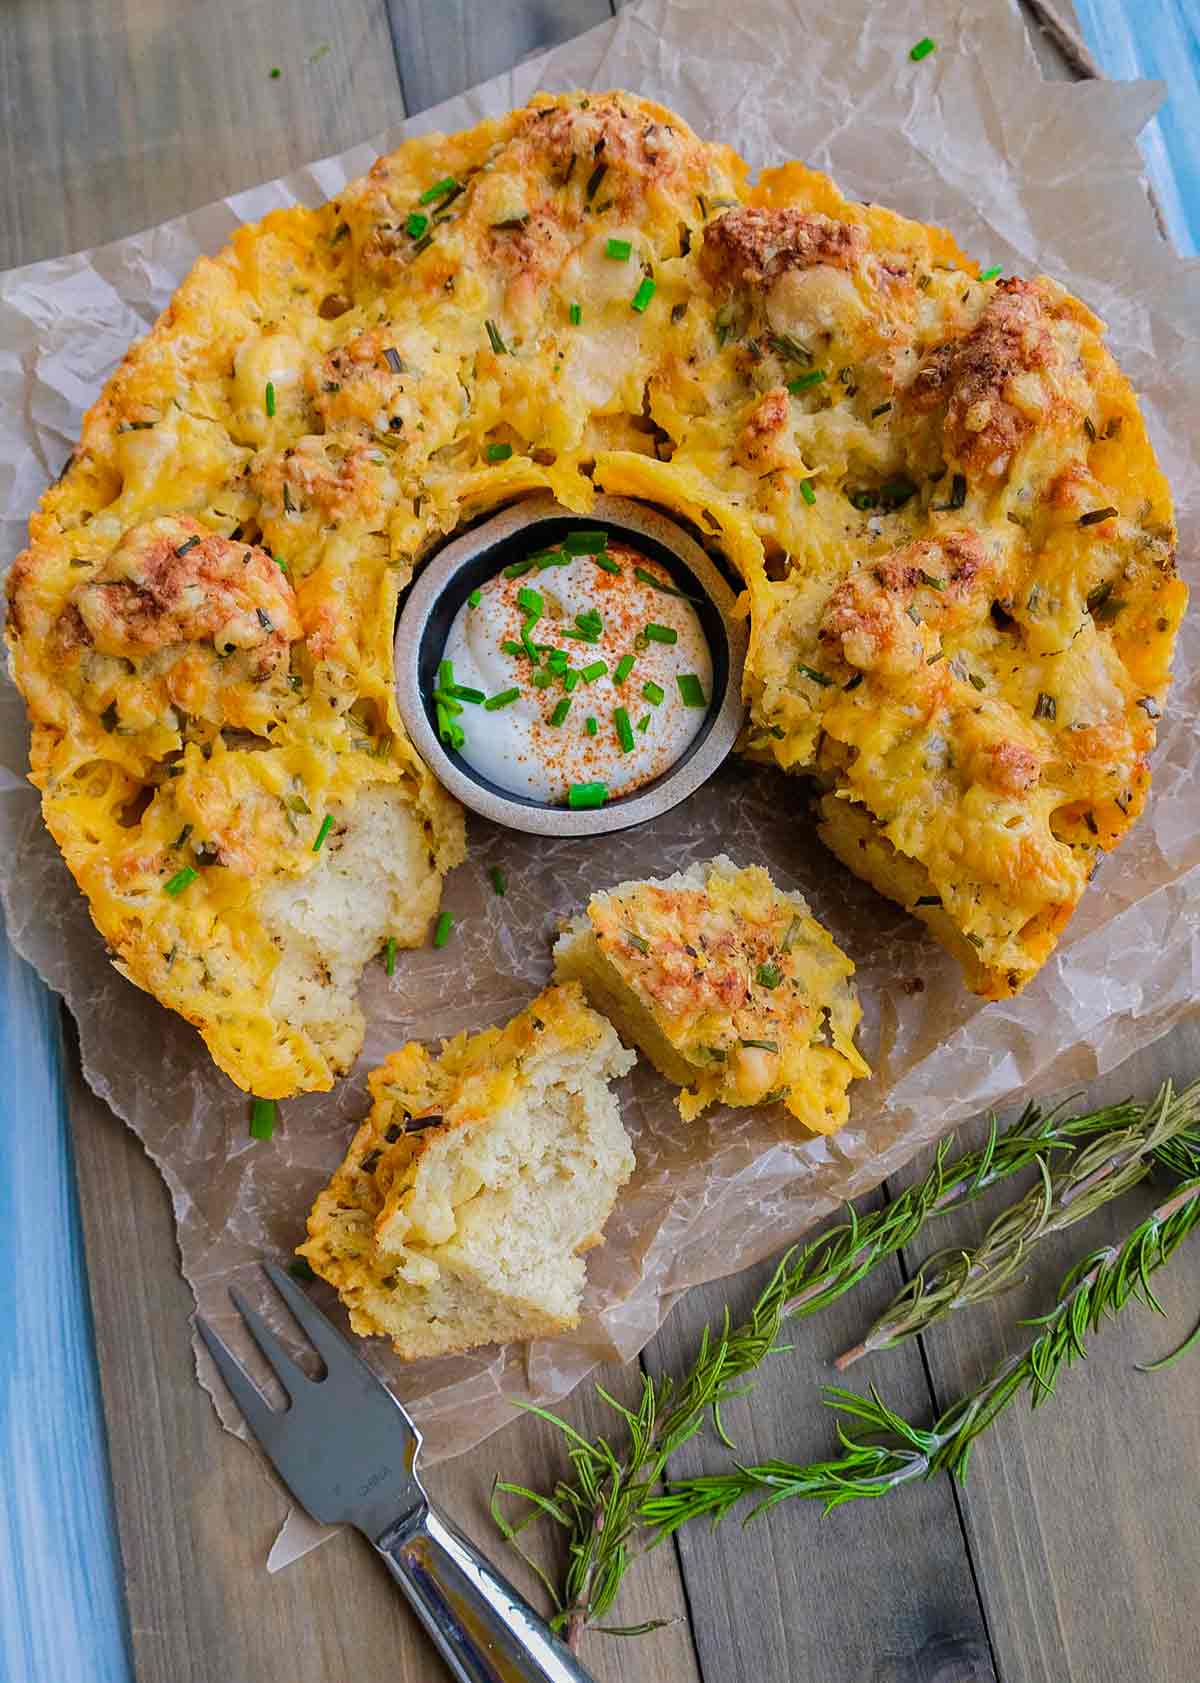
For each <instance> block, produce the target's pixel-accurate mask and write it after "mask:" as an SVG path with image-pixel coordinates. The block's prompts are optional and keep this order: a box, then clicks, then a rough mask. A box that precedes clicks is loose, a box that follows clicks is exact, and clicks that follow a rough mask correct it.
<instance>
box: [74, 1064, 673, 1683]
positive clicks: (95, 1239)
mask: <svg viewBox="0 0 1200 1683" xmlns="http://www.w3.org/2000/svg"><path fill="white" fill-rule="evenodd" d="M71 1064H72V1082H71V1112H72V1117H73V1119H74V1128H75V1136H74V1137H75V1148H76V1154H77V1158H78V1164H79V1177H80V1183H81V1187H82V1189H83V1212H84V1229H85V1233H86V1238H87V1250H88V1255H89V1258H90V1259H91V1287H92V1303H93V1310H94V1315H95V1323H96V1334H97V1341H98V1344H99V1348H100V1350H101V1352H102V1354H103V1362H102V1382H103V1389H104V1400H105V1408H106V1414H107V1419H108V1428H109V1445H110V1456H111V1463H112V1471H113V1484H114V1488H115V1490H116V1492H117V1497H118V1504H119V1509H120V1520H121V1524H120V1530H121V1545H122V1551H123V1555H124V1564H125V1574H126V1585H127V1595H128V1601H129V1622H130V1628H131V1631H132V1641H133V1652H134V1664H135V1667H136V1671H137V1676H138V1679H139V1683H228V1680H231V1679H237V1680H238V1683H242V1680H244V1683H329V1679H331V1678H338V1679H341V1678H349V1677H353V1678H354V1679H355V1683H430V1680H431V1679H432V1678H434V1677H437V1676H440V1675H441V1673H440V1670H439V1662H438V1661H437V1659H436V1657H435V1655H434V1653H433V1650H432V1649H431V1648H430V1646H429V1644H428V1642H427V1640H426V1638H425V1636H424V1634H423V1633H422V1632H421V1630H420V1628H419V1626H418V1625H417V1623H416V1620H415V1619H414V1618H413V1616H412V1614H411V1613H410V1612H409V1610H408V1607H407V1605H406V1604H405V1603H404V1601H403V1600H402V1599H401V1597H400V1595H399V1592H398V1591H397V1590H396V1587H395V1585H394V1584H393V1583H392V1581H391V1579H390V1578H389V1577H388V1575H387V1573H386V1572H385V1571H384V1570H383V1568H382V1566H380V1564H379V1563H378V1561H377V1560H375V1559H374V1557H373V1556H372V1555H371V1553H370V1550H369V1549H368V1547H367V1545H366V1544H365V1542H363V1540H362V1539H361V1538H359V1537H357V1536H355V1535H353V1534H351V1533H347V1534H346V1535H345V1536H342V1537H336V1538H334V1539H332V1540H331V1541H330V1542H328V1543H325V1544H324V1545H323V1546H322V1547H321V1548H319V1549H317V1550H316V1551H315V1552H314V1553H312V1554H310V1555H307V1556H306V1557H305V1558H304V1559H303V1560H301V1561H298V1562H296V1563H295V1564H294V1565H292V1566H290V1567H288V1568H287V1569H286V1570H284V1571H283V1572H280V1573H276V1574H275V1575H274V1576H273V1577H268V1576H267V1575H266V1573H265V1571H264V1563H265V1560H266V1556H267V1551H268V1550H269V1548H270V1545H271V1542H272V1540H273V1538H274V1536H275V1533H276V1532H277V1530H278V1528H279V1526H280V1524H281V1523H282V1520H283V1518H284V1515H285V1513H286V1511H287V1501H286V1498H285V1496H284V1494H283V1492H282V1490H281V1489H280V1487H279V1486H278V1485H277V1484H276V1483H275V1482H274V1480H273V1479H272V1478H271V1477H270V1476H269V1475H268V1474H267V1473H266V1472H265V1471H264V1469H263V1468H262V1466H261V1464H260V1463H259V1462H258V1461H257V1459H256V1458H254V1457H252V1456H251V1454H250V1452H249V1450H247V1449H246V1447H245V1446H244V1445H243V1444H241V1443H239V1442H238V1441H237V1440H236V1439H234V1438H232V1437H230V1436H229V1435H228V1433H226V1432H223V1431H222V1430H221V1428H220V1426H219V1425H218V1424H217V1419H216V1415H215V1414H214V1413H213V1410H212V1406H211V1404H210V1403H209V1400H208V1398H207V1396H206V1395H205V1394H204V1392H203V1391H202V1390H201V1389H200V1387H199V1385H198V1384H197V1383H196V1379H195V1373H194V1369H193V1363H192V1353H191V1348H190V1341H189V1317H190V1315H191V1311H192V1298H191V1292H190V1291H189V1289H188V1287H187V1286H186V1284H185V1283H184V1281H183V1279H182V1278H181V1277H180V1275H179V1272H178V1269H177V1267H176V1263H175V1256H176V1251H175V1235H174V1227H173V1224H172V1217H171V1209H170V1202H169V1199H168V1196H167V1192H166V1188H165V1187H164V1185H163V1183H162V1180H161V1179H160V1177H159V1174H158V1172H157V1170H156V1169H155V1168H154V1166H153V1164H152V1163H151V1162H150V1161H149V1159H148V1158H147V1157H146V1156H145V1154H144V1153H143V1151H142V1148H141V1146H140V1145H139V1144H138V1142H137V1140H136V1139H135V1138H134V1136H133V1135H132V1134H131V1133H130V1132H129V1131H128V1129H126V1128H125V1127H124V1126H123V1125H122V1124H121V1123H120V1122H119V1121H118V1120H117V1119H116V1117H115V1116H113V1115H112V1113H111V1112H110V1111H109V1110H108V1109H107V1107H106V1106H105V1105H103V1104H102V1103H101V1102H100V1100H98V1099H97V1098H96V1097H95V1095H94V1094H92V1093H91V1092H90V1091H89V1090H88V1089H87V1087H86V1086H85V1085H84V1083H83V1081H82V1079H81V1077H80V1075H79V1073H78V1066H77V1062H76V1060H75V1058H74V1056H72V1059H71ZM605 1378H606V1382H607V1383H608V1384H609V1385H610V1386H615V1387H616V1388H617V1389H618V1391H620V1390H621V1389H622V1388H624V1389H625V1390H630V1389H631V1388H633V1387H635V1386H636V1382H637V1372H636V1368H634V1369H630V1370H627V1371H626V1372H625V1373H624V1374H616V1373H614V1374H607V1375H606V1376H605ZM595 1412H596V1410H595V1403H594V1401H593V1400H591V1399H590V1395H589V1393H588V1392H581V1393H580V1396H579V1398H578V1400H577V1402H576V1403H574V1404H573V1406H572V1409H571V1418H572V1420H573V1421H574V1422H575V1424H576V1425H577V1426H579V1428H580V1429H581V1430H583V1431H592V1430H595V1429H596V1426H597V1421H596V1419H595V1417H594V1416H595ZM551 1436H552V1433H551V1428H549V1427H547V1426H545V1425H543V1424H542V1422H540V1421H538V1420H535V1419H532V1418H531V1419H530V1420H528V1421H522V1422H520V1423H518V1424H517V1425H514V1426H512V1427H510V1428H509V1429H508V1430H507V1431H506V1432H505V1433H504V1434H503V1436H502V1437H501V1438H498V1439H493V1440H490V1441H489V1442H488V1443H485V1444H483V1445H481V1446H480V1448H479V1449H477V1450H475V1451H474V1452H473V1453H472V1454H470V1455H467V1456H463V1457H461V1458H460V1459H459V1460H457V1461H454V1462H451V1463H447V1464H444V1465H442V1466H440V1467H433V1468H431V1469H430V1470H429V1474H428V1484H429V1488H430V1492H431V1494H432V1495H433V1496H434V1497H435V1499H437V1500H438V1501H439V1502H440V1503H441V1504H442V1505H443V1506H444V1507H445V1508H446V1510H447V1512H449V1513H451V1514H453V1516H454V1517H455V1519H457V1520H458V1522H459V1523H460V1524H462V1525H463V1526H464V1527H465V1528H466V1529H467V1530H468V1531H469V1532H470V1533H471V1535H472V1536H474V1537H475V1538H476V1540H477V1541H478V1542H479V1543H480V1544H481V1545H482V1546H483V1547H484V1548H485V1550H487V1551H488V1552H489V1553H490V1554H491V1555H492V1556H493V1557H494V1558H495V1559H496V1560H497V1562H498V1563H499V1564H501V1565H502V1567H503V1569H504V1570H505V1571H506V1572H508V1573H509V1574H510V1575H511V1576H513V1577H514V1578H517V1579H518V1580H521V1581H522V1588H524V1589H525V1590H526V1593H528V1594H530V1595H531V1597H533V1598H536V1597H537V1594H538V1591H537V1588H536V1585H534V1584H533V1583H532V1582H531V1580H530V1579H529V1577H528V1576H527V1575H525V1574H524V1569H523V1568H521V1567H520V1562H519V1561H518V1560H517V1557H516V1556H515V1555H513V1554H512V1553H511V1551H509V1550H508V1549H507V1548H506V1547H505V1546H504V1544H503V1542H502V1541H501V1539H500V1538H499V1536H498V1535H497V1533H496V1532H495V1530H494V1528H493V1525H492V1522H491V1519H490V1517H489V1516H488V1514H487V1502H488V1497H489V1495H490V1492H491V1486H492V1479H493V1477H494V1476H496V1474H500V1475H501V1476H503V1477H506V1478H512V1479H515V1480H517V1481H518V1482H524V1483H529V1484H533V1485H537V1484H540V1483H541V1482H542V1481H543V1480H544V1478H545V1475H546V1467H547V1464H548V1462H549V1461H550V1457H551V1453H552V1451H553V1449H554V1446H553V1445H552V1444H551V1442H550V1438H551ZM628 1607H629V1608H630V1609H631V1611H632V1617H633V1618H634V1620H637V1619H641V1618H646V1617H649V1616H651V1614H652V1613H653V1614H658V1615H661V1616H664V1617H666V1618H668V1619H673V1620H675V1621H677V1622H676V1623H675V1624H674V1625H673V1626H672V1627H671V1628H670V1629H667V1630H664V1631H662V1632H659V1633H657V1634H655V1635H654V1636H650V1637H647V1638H645V1639H644V1640H643V1641H642V1642H641V1643H640V1644H639V1645H638V1646H637V1647H636V1649H634V1648H632V1647H629V1646H627V1645H624V1644H620V1643H616V1642H614V1641H612V1640H606V1639H603V1638H595V1639H593V1643H592V1648H591V1651H590V1652H589V1654H588V1662H589V1664H590V1665H591V1667H592V1669H593V1671H594V1672H595V1675H596V1678H597V1683H634V1680H635V1679H637V1678H639V1677H645V1676H647V1675H650V1676H653V1677H654V1678H655V1679H656V1680H660V1683H697V1680H698V1678H699V1672H698V1671H697V1669H696V1667H695V1662H694V1659H693V1656H692V1650H691V1642H690V1637H689V1634H688V1627H687V1623H686V1619H685V1618H684V1603H683V1594H682V1589H681V1586H680V1582H679V1576H678V1572H677V1570H676V1568H675V1563H674V1559H673V1557H672V1556H671V1554H670V1552H669V1551H664V1552H663V1554H662V1556H661V1558H660V1561H659V1570H658V1571H657V1572H656V1573H655V1574H654V1575H653V1578H652V1580H651V1579H643V1581H642V1582H641V1583H640V1584H639V1585H638V1586H635V1589H634V1592H633V1593H632V1595H631V1597H630V1599H629V1602H628ZM643 1667H647V1668H649V1670H643V1669H642V1668H643Z"/></svg>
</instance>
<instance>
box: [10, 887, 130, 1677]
mask: <svg viewBox="0 0 1200 1683" xmlns="http://www.w3.org/2000/svg"><path fill="white" fill-rule="evenodd" d="M59 1019H60V1006H59V1001H58V999H57V998H56V997H55V995H54V994H52V993H51V992H50V991H49V989H48V988H46V987H45V986H43V984H42V983H41V982H40V981H39V979H38V977H37V976H36V975H35V974H34V972H33V970H32V969H31V968H30V966H29V965H28V964H26V963H25V961H24V960H23V959H20V958H18V957H17V955H16V953H15V952H14V951H13V949H12V948H11V947H10V946H9V945H8V942H7V940H6V938H5V935H4V922H3V918H2V917H0V1068H2V1069H3V1070H4V1084H5V1105H4V1124H5V1125H4V1126H3V1127H2V1128H0V1277H2V1278H3V1279H4V1280H5V1282H6V1289H5V1290H4V1291H0V1373H2V1374H3V1379H2V1380H0V1395H2V1397H3V1402H2V1404H0V1416H2V1417H3V1422H4V1424H3V1426H2V1427H0V1433H2V1435H3V1441H4V1448H5V1480H4V1508H3V1518H0V1557H2V1558H3V1561H4V1567H3V1570H0V1677H4V1678H8V1679H11V1680H12V1683H17V1680H18V1679H22V1678H30V1679H34V1678H63V1679H66V1678H74V1677H77V1678H85V1677H86V1678H87V1679H89V1683H129V1679H130V1676H131V1672H130V1668H129V1658H128V1644H127V1633H126V1629H125V1602H124V1596H123V1594H122V1590H121V1584H120V1572H119V1565H118V1558H117V1550H116V1546H115V1544H116V1518H115V1514H114V1511H113V1499H112V1489H111V1485H110V1483H109V1476H108V1455H107V1449H106V1444H105V1431H104V1418H103V1414H102V1412H101V1403H100V1376H99V1374H98V1372H97V1369H96V1352H95V1346H94V1344H93V1340H92V1327H91V1318H90V1316H89V1314H88V1304H87V1282H86V1275H85V1269H84V1259H83V1234H82V1230H81V1227H80V1220H79V1200H78V1198H77V1196H76V1191H75V1176H74V1171H73V1166H72V1161H71V1144H70V1139H71V1136H70V1124H69V1122H68V1117H67V1094H66V1091H65V1083H64V1070H63V1044H62V1033H61V1029H60V1026H59ZM14 1282H19V1284H18V1285H16V1287H15V1289H14ZM64 1515H68V1516H69V1523H68V1524H64V1523H63V1516H64Z"/></svg>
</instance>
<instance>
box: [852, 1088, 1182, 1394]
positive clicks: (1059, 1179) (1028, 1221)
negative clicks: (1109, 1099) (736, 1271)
mask: <svg viewBox="0 0 1200 1683" xmlns="http://www.w3.org/2000/svg"><path fill="white" fill-rule="evenodd" d="M1120 1108H1124V1107H1120ZM1131 1109H1132V1110H1133V1111H1134V1112H1136V1117H1135V1119H1133V1120H1131V1122H1130V1124H1129V1125H1128V1126H1127V1127H1123V1128H1122V1127H1118V1128H1115V1129H1112V1130H1108V1131H1105V1132H1103V1133H1100V1134H1097V1135H1096V1137H1095V1138H1094V1139H1092V1140H1091V1142H1090V1143H1089V1144H1081V1145H1080V1147H1079V1149H1078V1150H1076V1151H1075V1152H1073V1153H1072V1154H1071V1155H1070V1156H1069V1157H1067V1158H1066V1160H1065V1161H1064V1162H1062V1163H1061V1165H1060V1166H1059V1167H1058V1168H1056V1169H1051V1167H1050V1165H1049V1164H1048V1163H1047V1162H1046V1160H1045V1159H1044V1158H1041V1157H1039V1158H1038V1160H1037V1161H1038V1168H1039V1170H1040V1174H1039V1178H1038V1182H1037V1184H1036V1185H1035V1186H1033V1187H1032V1188H1031V1189H1030V1191H1029V1192H1028V1193H1026V1195H1025V1196H1024V1197H1023V1198H1019V1199H1018V1200H1017V1202H1016V1203H1015V1204H1012V1205H1010V1207H1009V1208H1008V1209H1006V1210H1004V1211H1003V1212H1002V1213H1001V1214H1000V1215H999V1216H997V1217H996V1220H995V1221H994V1222H993V1223H992V1225H991V1226H990V1227H989V1228H988V1230H987V1232H986V1233H985V1234H984V1236H983V1239H982V1240H981V1241H980V1243H979V1244H978V1245H977V1246H976V1248H975V1249H974V1250H970V1251H968V1250H945V1251H938V1252H936V1253H935V1254H934V1255H933V1256H931V1257H929V1258H928V1259H927V1260H926V1261H925V1262H923V1263H922V1264H921V1266H920V1267H919V1268H918V1269H917V1271H916V1273H915V1274H914V1275H913V1276H912V1278H911V1279H910V1280H909V1281H908V1282H907V1284H906V1285H905V1286H903V1287H902V1289H901V1290H900V1291H899V1292H897V1294H896V1296H895V1297H894V1298H893V1299H892V1301H891V1303H889V1304H888V1306H887V1308H886V1309H884V1310H883V1311H882V1312H881V1314H880V1315H879V1316H878V1318H877V1319H876V1320H875V1322H874V1323H873V1324H872V1326H871V1328H870V1331H869V1332H868V1333H867V1334H866V1336H865V1337H864V1338H863V1339H862V1341H861V1342H860V1343H858V1344H856V1345H855V1346H854V1347H853V1349H850V1350H846V1351H844V1352H843V1354H842V1355H840V1356H839V1357H838V1358H837V1360H836V1361H835V1363H834V1366H835V1367H836V1368H837V1369H838V1371H839V1373H844V1372H845V1370H846V1369H847V1368H848V1367H850V1366H852V1365H853V1364H854V1363H855V1362H856V1361H859V1360H861V1358H862V1357H863V1356H868V1355H871V1354H872V1353H873V1352H875V1351H879V1350H891V1349H894V1348H895V1347H896V1346H897V1345H898V1344H903V1343H905V1342H906V1341H907V1340H908V1339H910V1338H915V1337H916V1336H917V1334H918V1333H921V1332H924V1331H926V1330H927V1329H928V1328H929V1327H932V1326H935V1325H936V1324H937V1322H938V1321H941V1320H944V1319H945V1318H946V1316H947V1315H950V1314H953V1313H954V1311H955V1310H956V1309H965V1308H967V1307H968V1306H969V1305H970V1304H973V1303H981V1302H983V1301H984V1300H985V1299H986V1298H989V1297H995V1296H997V1295H998V1294H999V1293H1000V1292H1003V1291H1006V1290H1009V1289H1011V1288H1012V1287H1013V1286H1014V1285H1016V1284H1017V1283H1018V1276H1019V1274H1020V1270H1021V1268H1022V1266H1023V1264H1024V1263H1025V1260H1026V1258H1027V1256H1028V1253H1029V1251H1030V1250H1031V1249H1032V1248H1033V1247H1034V1246H1035V1245H1036V1244H1038V1243H1040V1242H1041V1241H1042V1240H1043V1239H1047V1238H1049V1237H1050V1235H1051V1234H1053V1233H1061V1232H1063V1231H1064V1230H1065V1229H1066V1228H1068V1227H1073V1226H1074V1225H1075V1223H1076V1222H1077V1221H1084V1220H1085V1219H1086V1218H1087V1217H1088V1216H1090V1215H1094V1214H1095V1212H1096V1211H1097V1210H1098V1209H1100V1208H1101V1207H1102V1206H1103V1205H1105V1204H1107V1203H1109V1202H1110V1201H1111V1200H1112V1199H1113V1198H1117V1197H1119V1196H1120V1195H1121V1193H1123V1192H1127V1191H1129V1189H1130V1188H1131V1187H1133V1186H1136V1185H1137V1183H1138V1182H1139V1181H1140V1180H1144V1179H1145V1177H1146V1176H1147V1175H1148V1174H1149V1173H1150V1170H1151V1167H1152V1165H1153V1162H1154V1159H1155V1156H1156V1154H1158V1153H1160V1152H1162V1151H1163V1150H1164V1148H1166V1147H1168V1146H1170V1145H1172V1144H1173V1143H1174V1142H1176V1141H1177V1140H1179V1136H1180V1135H1186V1133H1187V1130H1189V1129H1195V1128H1196V1127H1197V1124H1200V1082H1194V1083H1193V1084H1192V1085H1191V1086H1190V1087H1188V1088H1185V1090H1184V1091H1183V1092H1182V1093H1179V1094H1175V1093H1174V1092H1173V1090H1172V1087H1171V1083H1170V1082H1169V1081H1168V1082H1164V1084H1163V1086H1162V1087H1161V1088H1160V1089H1159V1091H1158V1093H1157V1095H1156V1096H1155V1098H1154V1100H1153V1101H1152V1102H1151V1103H1150V1104H1149V1105H1146V1106H1144V1107H1143V1106H1132V1107H1131ZM1085 1135H1086V1130H1084V1129H1079V1128H1077V1136H1078V1137H1080V1138H1083V1137H1085ZM1180 1143H1181V1150H1180V1153H1179V1154H1178V1163H1179V1164H1182V1163H1183V1162H1184V1161H1185V1160H1186V1157H1187V1156H1190V1155H1191V1154H1192V1152H1193V1151H1194V1145H1192V1144H1190V1143H1189V1141H1188V1140H1187V1139H1186V1138H1185V1139H1184V1140H1183V1141H1182V1142H1180ZM1172 1161H1175V1159H1172Z"/></svg>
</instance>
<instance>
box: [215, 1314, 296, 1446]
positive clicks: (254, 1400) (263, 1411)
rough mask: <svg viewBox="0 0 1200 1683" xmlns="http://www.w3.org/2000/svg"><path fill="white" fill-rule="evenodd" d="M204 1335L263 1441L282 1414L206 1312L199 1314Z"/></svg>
mask: <svg viewBox="0 0 1200 1683" xmlns="http://www.w3.org/2000/svg"><path fill="white" fill-rule="evenodd" d="M196 1326H197V1328H198V1329H199V1332H200V1336H201V1338H202V1339H203V1340H204V1342H205V1344H207V1345H208V1352H209V1355H210V1356H211V1357H212V1359H213V1361H214V1362H216V1364H217V1371H218V1372H219V1373H220V1375H221V1378H222V1379H223V1380H224V1381H225V1383H226V1385H228V1387H229V1389H230V1392H231V1393H232V1395H233V1400H234V1402H235V1403H237V1405H238V1407H239V1408H240V1409H241V1411H242V1414H243V1415H244V1416H245V1420H246V1424H247V1426H249V1428H250V1430H251V1431H252V1432H253V1433H254V1435H255V1437H256V1438H258V1439H259V1441H260V1442H261V1443H263V1444H265V1443H267V1442H268V1440H269V1438H270V1437H271V1436H272V1427H273V1425H274V1424H275V1422H276V1421H277V1420H278V1419H280V1416H279V1415H278V1414H277V1413H276V1412H275V1410H274V1409H273V1408H271V1407H269V1406H268V1404H267V1402H266V1401H265V1399H264V1398H263V1395H262V1392H261V1391H260V1390H259V1388H258V1386H257V1385H256V1384H255V1383H254V1381H253V1380H252V1379H251V1378H250V1375H249V1374H248V1373H247V1372H246V1370H245V1368H244V1367H243V1366H242V1364H241V1362H239V1361H238V1359H237V1357H236V1356H235V1355H234V1353H233V1351H232V1350H231V1349H230V1348H229V1346H228V1345H227V1344H226V1343H225V1341H224V1339H222V1338H220V1337H218V1335H217V1334H216V1333H215V1332H214V1331H213V1329H212V1328H211V1327H210V1326H209V1324H208V1322H207V1321H206V1320H205V1319H204V1317H203V1316H202V1315H197V1316H196Z"/></svg>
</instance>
